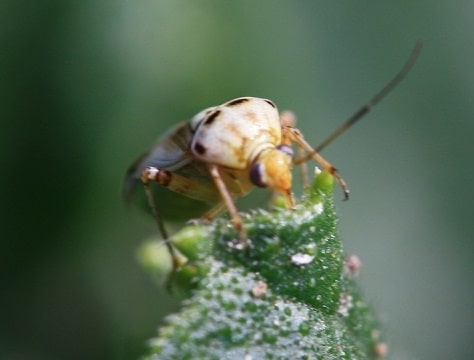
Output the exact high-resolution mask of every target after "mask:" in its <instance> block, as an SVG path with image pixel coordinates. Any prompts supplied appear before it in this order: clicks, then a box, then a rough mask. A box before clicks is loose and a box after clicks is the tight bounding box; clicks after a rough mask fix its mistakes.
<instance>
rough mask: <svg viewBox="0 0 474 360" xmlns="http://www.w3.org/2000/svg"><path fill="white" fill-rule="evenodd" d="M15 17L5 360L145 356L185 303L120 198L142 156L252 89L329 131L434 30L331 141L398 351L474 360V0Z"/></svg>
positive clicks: (311, 131) (26, 8)
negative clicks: (163, 280) (155, 265)
mask: <svg viewBox="0 0 474 360" xmlns="http://www.w3.org/2000/svg"><path fill="white" fill-rule="evenodd" d="M0 19H1V21H0V36H1V43H0V44H1V48H0V49H1V54H0V69H1V80H0V104H1V105H0V121H1V132H0V134H1V142H0V144H1V152H0V160H1V177H0V181H1V183H0V185H1V186H0V199H1V205H2V206H1V210H2V214H1V217H0V219H1V251H0V254H1V258H0V265H1V267H2V269H1V272H0V274H1V281H0V284H1V287H2V291H1V294H2V295H1V300H0V301H1V302H0V304H1V306H0V309H1V310H0V311H1V313H0V358H2V359H65V358H67V359H85V358H87V359H130V358H137V357H138V356H140V355H141V354H143V352H144V351H145V341H146V339H148V338H150V337H151V336H152V335H154V334H155V329H156V327H157V325H158V324H160V322H161V321H162V318H163V316H164V315H165V314H167V313H169V312H170V311H172V310H174V309H176V308H177V304H176V300H174V299H173V298H172V297H170V296H169V295H168V294H167V293H166V292H165V291H163V290H162V288H160V287H157V286H156V285H155V284H154V283H153V280H152V279H151V278H150V277H149V276H148V275H147V274H146V273H145V272H144V271H143V270H142V269H141V268H140V266H139V265H138V264H137V262H136V249H137V247H138V246H139V244H140V243H141V242H142V241H143V239H145V238H146V237H147V236H149V235H151V234H154V233H155V232H156V230H155V225H154V224H153V221H152V220H151V218H149V217H147V216H146V215H144V214H143V213H141V212H139V211H135V210H134V209H133V208H127V207H126V206H125V205H124V204H123V202H122V199H121V194H120V188H121V183H122V179H123V175H124V172H125V171H126V169H127V167H128V166H129V164H130V163H131V162H132V161H133V160H134V159H135V158H136V157H137V156H138V155H139V154H140V153H141V152H142V151H144V150H145V149H146V148H147V147H148V146H149V144H151V143H152V142H153V141H154V140H155V138H156V137H157V136H158V135H159V134H161V133H162V132H163V131H164V130H166V129H167V128H168V127H169V125H170V124H173V123H175V122H177V121H180V120H183V119H187V118H189V117H190V116H192V115H193V114H195V113H196V112H198V111H200V110H202V109H203V108H205V107H208V106H211V105H215V104H219V103H221V102H224V101H226V100H229V99H232V98H235V97H239V96H261V97H266V98H270V99H272V100H273V101H275V102H276V103H277V104H278V105H279V107H280V108H281V109H287V108H290V109H292V110H294V111H295V112H296V113H297V115H298V117H299V127H300V128H301V129H302V130H303V132H304V133H305V134H306V137H307V139H308V140H310V142H311V143H314V144H315V145H316V144H317V143H318V142H320V141H322V140H323V139H324V137H325V136H327V135H328V134H329V133H330V132H331V131H332V130H333V129H334V128H335V127H336V126H337V125H338V124H339V123H340V122H342V121H343V120H344V119H345V118H346V117H347V116H349V115H350V114H351V113H352V112H354V111H355V110H356V109H357V108H358V107H359V106H360V105H362V104H363V103H364V102H365V101H367V100H368V99H369V98H370V97H371V96H372V95H374V94H375V92H376V91H378V90H379V89H380V88H381V87H382V86H383V85H384V84H385V83H386V82H387V81H388V80H389V79H390V78H391V76H393V75H394V74H395V72H396V71H398V69H399V68H400V67H401V65H402V64H403V62H404V61H405V59H406V58H407V56H408V54H409V52H410V51H411V49H412V47H413V45H414V44H415V42H416V41H417V40H418V39H421V40H423V42H424V49H423V52H422V54H421V57H420V58H419V61H418V63H417V64H416V66H415V68H414V69H413V71H412V72H411V73H410V74H409V76H408V78H407V79H406V80H405V82H403V83H402V84H401V85H400V86H399V87H398V88H397V89H396V90H395V91H394V92H393V93H392V94H390V95H389V97H388V98H387V99H385V100H384V101H383V102H382V103H381V104H380V105H379V106H378V107H377V108H376V109H374V111H373V112H371V113H370V114H369V115H368V116H367V117H366V118H365V119H364V120H363V121H362V122H361V123H360V124H358V125H357V126H356V127H354V128H353V129H351V130H350V132H349V133H347V134H344V135H343V136H342V137H341V138H339V139H338V140H337V141H336V142H335V143H333V144H331V146H330V147H329V148H327V149H325V150H324V152H323V154H324V155H325V157H326V158H328V159H330V160H331V161H332V162H333V163H334V164H335V165H336V166H337V167H338V168H339V169H340V171H341V174H342V175H343V176H344V178H345V179H346V180H347V182H348V184H349V186H350V189H351V192H352V199H351V200H350V201H349V202H342V201H339V199H341V198H342V194H341V192H340V191H339V189H337V190H336V191H337V192H336V194H335V196H336V198H337V200H338V203H337V207H338V211H339V214H340V217H341V221H340V224H341V232H342V237H343V239H344V245H345V248H346V250H347V252H351V253H356V254H358V255H359V256H360V257H361V259H362V261H363V263H364V267H363V269H362V274H361V279H360V282H361V284H362V287H363V288H364V291H365V293H366V295H367V298H368V299H369V300H370V301H371V302H372V303H373V304H374V305H375V307H376V308H377V310H378V312H379V314H380V317H381V319H382V321H383V323H384V326H385V331H386V334H387V337H388V339H389V346H390V349H391V354H392V358H395V359H446V358H450V359H467V358H472V356H473V354H474V341H473V340H474V339H473V330H474V326H473V310H472V297H473V295H474V281H473V280H474V279H473V277H474V276H473V274H474V272H473V270H474V267H473V265H472V264H473V261H472V256H473V250H474V242H473V235H472V233H473V225H472V223H473V221H472V218H473V211H472V201H473V200H474V193H473V188H474V186H473V185H474V170H473V167H472V165H473V161H472V156H473V150H474V146H473V140H474V105H473V95H474V66H473V59H474V45H473V36H474V21H473V19H474V3H473V2H472V1H467V0H466V1H456V2H444V1H399V2H379V1H357V2H355V1H337V2H329V1H327V2H322V1H309V0H308V1H299V2H290V1H287V2H283V1H280V2H277V1H233V2H231V1H192V0H188V1H179V2H171V1H169V2H168V1H151V0H147V1H145V0H142V1H130V0H127V1H87V0H86V1H65V0H63V1H13V0H10V1H2V2H1V3H0ZM255 198H257V196H255V197H254V196H250V197H249V199H250V200H252V199H255Z"/></svg>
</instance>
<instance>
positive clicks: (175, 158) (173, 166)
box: [124, 43, 421, 269]
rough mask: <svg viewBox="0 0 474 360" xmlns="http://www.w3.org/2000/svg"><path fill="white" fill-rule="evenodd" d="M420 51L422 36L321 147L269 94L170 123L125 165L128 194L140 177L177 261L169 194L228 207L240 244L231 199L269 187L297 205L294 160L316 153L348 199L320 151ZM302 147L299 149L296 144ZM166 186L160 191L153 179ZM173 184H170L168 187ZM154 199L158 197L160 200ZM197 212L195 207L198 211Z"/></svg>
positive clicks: (213, 211)
mask: <svg viewBox="0 0 474 360" xmlns="http://www.w3.org/2000/svg"><path fill="white" fill-rule="evenodd" d="M420 50H421V43H417V44H416V46H415V48H414V49H413V51H412V53H411V55H410V57H409V58H408V60H407V62H406V63H405V64H404V66H403V67H402V69H401V70H400V71H399V72H398V73H397V74H396V76H395V77H394V78H393V79H392V80H391V81H390V82H389V83H388V84H387V85H386V86H385V87H384V88H383V89H382V90H381V91H380V92H378V93H377V94H376V95H375V96H374V97H373V98H372V99H371V100H370V101H369V102H368V103H367V104H366V105H364V106H362V107H361V108H360V109H359V110H358V111H357V112H355V113H354V114H353V115H352V116H351V117H349V118H348V119H347V120H346V121H345V122H344V123H343V124H342V125H341V126H339V127H338V128H337V129H336V130H335V131H334V132H333V133H332V134H331V135H330V136H329V137H327V138H326V140H325V141H323V142H322V143H321V144H320V145H319V146H317V147H315V148H313V147H312V146H311V145H310V144H309V143H308V142H307V141H306V140H305V139H304V138H303V135H302V133H301V132H300V131H299V130H298V129H297V128H295V127H294V124H292V121H290V120H288V119H287V118H286V117H285V116H283V115H280V114H279V112H278V110H277V107H276V105H275V104H274V103H273V102H272V101H270V100H267V99H262V98H255V97H241V98H237V99H234V100H230V101H228V102H226V103H224V104H222V105H218V106H214V107H210V108H208V109H205V110H203V111H201V112H200V113H198V114H197V115H195V116H194V117H193V118H192V119H191V121H190V122H183V123H180V124H178V125H176V126H174V127H173V128H171V129H170V130H169V131H168V132H167V133H166V134H165V135H164V136H163V137H161V138H160V139H159V140H158V142H157V143H156V144H155V145H154V146H152V147H151V149H150V150H149V151H148V152H146V153H145V154H144V155H142V156H141V157H140V158H139V159H138V160H137V161H135V163H134V164H133V165H132V166H131V167H130V169H129V170H128V172H127V174H126V177H125V183H124V194H125V195H126V197H127V198H130V197H131V195H132V194H133V193H134V192H135V190H136V188H137V185H138V184H140V182H141V183H142V184H143V187H144V189H145V195H146V198H147V202H148V205H149V207H150V209H151V211H152V214H153V217H154V218H155V220H156V222H157V224H158V228H159V231H160V233H161V235H162V237H163V239H164V241H165V244H166V246H167V247H168V249H169V252H170V254H171V256H172V259H173V266H174V268H175V269H176V268H177V267H179V265H180V264H179V260H178V257H177V256H176V253H175V250H174V248H173V246H172V245H171V244H170V242H169V241H168V239H169V236H168V232H167V231H166V229H165V226H164V224H163V218H162V215H161V210H162V209H161V208H160V209H159V208H158V206H157V205H158V203H159V204H160V205H162V204H169V203H171V202H172V203H174V204H175V205H177V204H176V201H177V200H175V199H173V200H169V197H168V198H166V197H167V195H169V194H172V193H174V194H176V193H177V194H181V195H183V196H184V197H183V198H181V199H180V200H179V201H182V200H183V199H184V200H185V202H184V203H182V204H181V205H178V210H179V211H180V212H183V213H186V212H187V211H188V210H190V207H189V203H191V202H193V201H194V202H195V203H196V202H197V203H198V204H199V205H201V206H200V208H199V209H198V211H201V212H202V213H201V217H202V218H205V219H211V218H214V217H216V216H218V215H219V214H220V213H222V212H224V211H225V210H227V211H228V212H229V214H230V217H231V220H232V223H233V225H234V227H235V229H236V230H237V232H238V233H239V237H240V241H239V242H238V243H236V245H235V246H236V247H237V248H245V247H247V246H248V245H249V243H250V240H249V239H248V238H247V236H246V233H245V230H244V228H243V225H242V219H241V217H240V215H239V213H238V211H237V208H236V206H235V204H234V199H235V198H238V197H242V196H245V195H246V194H248V193H249V192H250V190H251V189H252V188H254V187H255V186H257V187H267V188H270V189H271V190H273V191H275V192H277V193H280V194H281V195H283V197H284V199H285V202H286V206H287V207H288V208H291V207H293V206H294V203H295V202H294V199H293V195H292V192H291V188H292V172H291V170H292V167H293V165H304V164H305V162H306V161H308V160H309V159H311V158H313V159H314V160H315V161H316V162H317V163H318V164H319V165H320V166H321V167H322V168H323V169H325V170H326V171H328V172H329V173H331V174H332V175H333V176H334V178H335V180H336V181H337V182H338V183H339V185H340V186H341V188H342V190H343V192H344V199H346V200H347V199H348V198H349V189H348V187H347V184H346V182H345V181H344V179H343V178H342V177H341V175H340V174H339V172H338V171H337V170H336V169H335V168H334V166H332V165H331V163H330V162H328V161H326V160H325V159H324V158H323V157H322V156H321V155H320V154H319V152H320V151H321V150H322V149H323V148H324V147H326V146H327V145H328V144H329V143H330V142H332V141H333V140H334V139H335V138H336V137H338V136H339V135H340V134H342V133H343V132H344V131H345V130H347V129H348V128H349V127H350V126H352V125H353V124H354V123H355V122H357V121H358V120H359V119H360V118H362V116H363V115H365V114H366V113H368V112H369V111H370V110H371V108H372V107H374V106H375V105H376V104H377V103H378V102H379V101H380V100H382V98H384V97H385V96H386V95H387V94H388V93H389V92H390V91H391V90H392V89H393V88H394V87H395V86H396V85H397V84H398V83H400V81H401V80H402V79H403V78H404V77H405V76H406V74H407V73H408V72H409V70H410V69H411V68H412V66H413V64H414V63H415V60H416V58H417V56H418V54H419V52H420ZM293 144H296V146H297V148H298V150H299V152H298V155H297V156H294V153H293V149H292V145H293ZM153 183H156V184H158V185H161V190H163V189H166V190H167V193H168V194H166V192H163V191H161V192H160V195H159V196H154V192H157V191H160V189H159V188H160V187H155V188H154V189H153V190H152V188H151V185H152V184H153ZM168 190H170V191H168ZM155 199H158V201H156V200H155ZM193 216H194V217H195V216H196V214H193Z"/></svg>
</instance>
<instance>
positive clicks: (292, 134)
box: [282, 127, 349, 200]
mask: <svg viewBox="0 0 474 360" xmlns="http://www.w3.org/2000/svg"><path fill="white" fill-rule="evenodd" d="M282 131H283V132H284V133H285V134H286V136H288V137H289V138H290V139H291V140H292V141H293V142H296V143H297V144H298V145H299V146H301V147H302V148H303V149H304V150H305V151H307V152H308V153H311V157H312V158H313V159H314V160H315V161H316V162H317V163H318V164H319V165H321V167H322V168H323V169H324V170H326V171H327V172H329V173H330V174H332V175H333V176H334V178H335V179H336V181H337V182H338V184H339V185H340V186H341V188H342V191H343V192H344V200H347V199H349V188H348V187H347V184H346V182H345V181H344V179H343V178H342V177H341V175H339V173H338V172H337V170H336V168H335V167H334V166H332V164H331V163H330V162H329V161H327V160H326V159H324V158H323V157H322V156H321V155H319V153H318V152H316V151H314V149H313V148H312V147H311V145H310V144H308V143H307V142H306V140H305V139H304V138H303V135H302V134H301V132H300V131H299V130H298V129H296V128H293V127H285V128H283V129H282ZM295 163H298V161H295Z"/></svg>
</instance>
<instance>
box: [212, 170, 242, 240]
mask: <svg viewBox="0 0 474 360" xmlns="http://www.w3.org/2000/svg"><path fill="white" fill-rule="evenodd" d="M207 166H208V169H209V173H210V175H211V177H212V180H213V181H214V184H215V185H216V187H217V190H219V193H220V195H221V197H222V199H223V200H224V203H225V205H226V206H227V210H228V211H229V214H230V216H231V219H232V223H233V224H234V227H235V228H236V230H237V231H238V232H239V235H240V241H241V243H240V245H241V247H242V248H244V247H247V246H248V245H249V243H250V240H249V239H248V238H247V234H246V233H245V230H244V228H243V224H242V218H241V217H240V215H239V213H238V211H237V208H236V207H235V204H234V200H233V199H232V197H231V196H230V194H229V191H228V190H227V187H226V185H225V183H224V180H222V176H221V174H220V172H219V168H218V166H217V165H214V164H208V165H207Z"/></svg>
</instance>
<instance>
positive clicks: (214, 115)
mask: <svg viewBox="0 0 474 360" xmlns="http://www.w3.org/2000/svg"><path fill="white" fill-rule="evenodd" d="M220 113H221V111H220V110H215V111H213V112H212V113H211V114H209V116H208V117H207V118H206V119H205V120H204V123H203V125H204V126H209V125H211V124H212V123H213V122H214V120H216V118H217V117H218V116H219V114H220Z"/></svg>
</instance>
